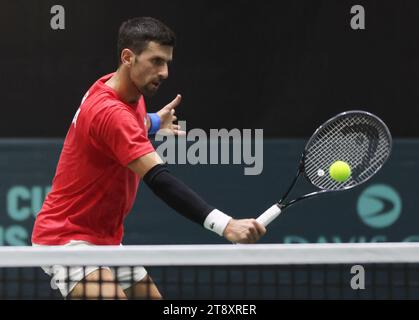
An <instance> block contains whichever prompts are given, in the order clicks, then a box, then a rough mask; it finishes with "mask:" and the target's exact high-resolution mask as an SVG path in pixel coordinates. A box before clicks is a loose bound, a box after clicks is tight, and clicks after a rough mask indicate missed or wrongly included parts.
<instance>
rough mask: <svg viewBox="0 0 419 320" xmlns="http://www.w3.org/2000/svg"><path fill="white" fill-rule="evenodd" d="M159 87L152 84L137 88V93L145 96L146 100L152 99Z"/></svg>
mask: <svg viewBox="0 0 419 320" xmlns="http://www.w3.org/2000/svg"><path fill="white" fill-rule="evenodd" d="M159 87H160V86H155V85H154V84H153V83H149V84H147V85H145V86H142V87H140V88H139V87H137V90H138V92H140V93H141V94H142V95H144V96H146V97H147V98H151V97H153V96H154V95H155V94H156V93H157V91H158V90H159Z"/></svg>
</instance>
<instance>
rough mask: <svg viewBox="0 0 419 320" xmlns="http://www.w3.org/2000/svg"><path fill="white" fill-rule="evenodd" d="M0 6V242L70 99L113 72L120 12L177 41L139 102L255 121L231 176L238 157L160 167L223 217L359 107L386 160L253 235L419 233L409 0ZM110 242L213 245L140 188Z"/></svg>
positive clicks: (20, 213) (241, 211) (418, 147)
mask: <svg viewBox="0 0 419 320" xmlns="http://www.w3.org/2000/svg"><path fill="white" fill-rule="evenodd" d="M54 5H61V6H62V8H64V10H65V28H64V29H58V30H54V29H53V28H51V20H52V19H54V17H55V16H56V14H55V13H51V8H52V7H53V6H54ZM355 5H361V6H362V7H363V8H364V10H365V29H361V30H354V29H352V28H351V24H350V23H351V19H352V18H353V16H354V14H351V8H352V7H353V6H355ZM0 6H1V10H0V30H1V33H2V37H1V41H0V47H1V50H0V70H1V72H0V84H1V85H0V92H1V105H2V116H1V117H0V137H1V139H0V150H1V152H0V164H1V166H0V245H26V244H30V235H31V231H32V225H33V221H34V217H35V216H36V214H37V212H38V211H39V209H40V207H41V205H42V202H43V199H44V197H45V195H46V193H47V192H48V190H49V187H50V184H51V180H52V178H53V176H54V172H55V167H56V164H57V160H58V157H59V154H60V151H61V146H62V142H63V140H64V137H65V135H66V133H67V130H68V127H69V125H70V123H71V120H72V118H73V116H74V114H75V112H76V111H77V109H78V107H79V104H80V101H81V98H82V97H83V95H84V93H85V92H86V91H87V90H88V88H89V87H90V86H91V85H92V84H93V82H95V81H96V80H97V79H98V78H99V77H101V76H102V75H104V74H107V73H110V72H113V71H114V70H115V69H116V67H117V56H116V39H117V32H118V28H119V26H120V24H121V23H122V22H123V21H125V20H127V19H128V18H131V17H135V16H152V17H155V18H158V19H160V20H162V21H163V22H165V23H166V24H167V25H169V26H170V27H171V28H172V29H173V30H174V31H175V32H176V34H177V37H178V42H177V47H176V48H175V53H174V62H173V64H172V66H171V69H170V76H169V79H168V80H167V81H166V82H165V83H164V84H163V86H162V87H161V89H160V91H159V93H158V94H157V95H156V96H155V97H153V98H152V99H147V101H146V102H147V105H148V110H149V111H151V112H154V111H157V110H159V109H160V108H161V107H162V106H164V105H165V104H166V103H168V102H169V101H171V100H172V99H173V98H174V97H175V95H176V94H177V93H181V94H182V95H183V101H182V104H181V105H180V106H179V107H178V109H177V115H178V117H179V119H183V120H186V121H187V129H188V130H189V129H193V128H201V129H204V130H205V131H206V132H209V129H211V128H215V129H217V128H226V129H233V128H238V129H239V130H241V132H242V130H243V129H252V130H255V129H263V138H264V143H263V171H262V172H261V174H260V175H255V176H246V175H244V173H243V172H244V168H245V167H246V165H245V164H243V165H239V164H234V165H233V164H232V165H205V164H200V165H191V164H179V165H171V166H170V169H171V171H172V172H174V173H175V174H176V175H177V176H178V177H180V178H181V179H182V180H184V181H185V182H186V183H188V184H189V185H190V186H191V187H193V189H195V190H196V191H198V192H199V193H200V194H201V195H203V196H204V198H206V199H207V200H208V201H209V202H210V203H212V204H214V206H216V207H218V208H219V209H220V210H223V211H224V212H226V213H229V214H231V215H233V216H235V217H256V216H257V215H259V214H260V213H261V212H263V211H264V210H265V209H266V208H268V207H269V206H271V204H272V203H273V202H274V201H276V200H278V198H279V197H280V196H281V195H282V193H283V192H284V191H285V190H286V188H287V187H288V184H289V183H290V180H291V178H292V177H293V175H294V172H295V170H296V165H297V161H298V160H299V157H300V153H301V151H302V148H303V147H304V144H305V141H306V139H307V138H308V137H309V136H310V135H311V134H312V132H313V131H314V130H315V129H316V128H317V127H318V126H319V125H320V124H322V123H323V122H324V121H325V120H327V119H328V118H330V117H332V116H334V115H335V114H337V113H339V112H342V111H346V110H351V109H362V110H367V111H370V112H372V113H374V114H376V115H378V116H379V117H381V118H382V119H383V120H384V121H385V122H386V123H387V125H388V126H389V129H390V130H391V132H392V133H393V136H394V138H395V142H394V146H393V155H392V157H391V159H390V161H389V162H388V163H387V164H386V166H385V167H384V168H383V170H382V171H381V172H380V173H379V174H378V175H377V176H376V177H374V179H373V180H371V181H370V182H369V183H368V184H365V185H362V186H361V187H360V188H357V189H355V190H351V191H348V192H345V193H338V194H334V195H330V196H326V197H320V198H318V199H313V200H309V201H305V202H303V203H300V204H298V205H296V206H295V207H293V208H291V209H289V210H288V211H287V212H286V214H284V216H282V217H281V218H280V219H278V220H277V221H276V222H275V223H274V224H272V226H271V227H270V230H269V232H268V234H267V236H266V237H265V238H264V239H263V240H262V242H266V243H267V242H274V243H290V242H376V241H384V242H387V241H417V240H419V228H418V225H419V218H418V215H417V213H416V211H417V205H416V199H417V189H418V186H419V182H418V177H419V174H418V169H419V140H418V138H419V126H418V125H417V118H418V117H419V108H417V105H418V103H419V90H417V89H416V88H417V87H418V83H419V55H418V53H419V45H418V39H419V28H417V21H419V3H418V2H417V1H414V0H411V1H407V0H405V1H397V2H394V1H383V0H380V1H378V0H377V1H375V0H369V1H349V0H341V1H335V0H330V1H321V0H316V1H313V0H299V1H281V2H279V1H271V0H264V1H262V2H256V1H254V0H252V1H250V0H248V1H247V0H234V1H221V0H211V1H205V0H196V1H190V0H171V1H163V0H154V1H152V2H151V1H128V0H123V1H121V0H120V1H116V0H108V1H103V0H88V1H82V0H71V1H70V0H61V1H59V2H57V1H49V0H31V1H24V0H2V1H1V3H0ZM155 143H156V146H157V145H158V143H157V142H155ZM305 187H307V191H308V190H309V189H310V188H309V186H303V187H301V188H300V189H298V190H296V193H299V192H303V191H306V189H304V188H305ZM125 243H126V244H163V243H164V244H169V243H170V244H183V243H185V244H187V243H198V244H199V243H225V241H224V240H223V239H222V238H219V237H218V236H216V235H214V234H212V233H209V232H207V231H206V230H204V229H202V228H201V227H200V226H198V225H195V224H193V223H192V222H190V221H188V220H186V219H184V218H183V217H181V216H180V215H178V214H177V213H175V212H174V211H172V210H171V209H169V208H168V207H167V206H166V205H165V204H163V203H162V202H161V201H160V200H158V199H157V198H156V197H155V196H154V195H153V194H152V193H151V192H150V191H149V190H148V189H147V187H146V186H144V185H142V186H140V192H139V194H138V196H137V200H136V204H135V206H134V208H133V210H132V212H131V214H130V216H129V217H128V221H127V223H126V230H125Z"/></svg>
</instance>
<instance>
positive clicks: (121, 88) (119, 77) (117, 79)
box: [105, 69, 141, 105]
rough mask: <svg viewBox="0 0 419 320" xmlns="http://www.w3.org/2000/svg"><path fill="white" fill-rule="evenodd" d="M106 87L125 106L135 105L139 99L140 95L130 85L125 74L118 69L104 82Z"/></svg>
mask: <svg viewBox="0 0 419 320" xmlns="http://www.w3.org/2000/svg"><path fill="white" fill-rule="evenodd" d="M105 84H106V85H107V86H109V87H110V88H112V89H113V90H114V91H115V92H116V94H117V95H118V97H119V99H121V101H123V102H124V103H126V104H129V105H136V104H137V103H138V100H139V99H140V98H141V93H140V92H138V90H137V88H136V87H135V86H134V85H133V84H132V82H131V80H130V79H129V76H128V74H127V72H124V71H123V70H121V69H118V70H117V71H116V72H115V74H114V75H113V76H112V77H111V78H110V79H109V80H108V81H106V82H105Z"/></svg>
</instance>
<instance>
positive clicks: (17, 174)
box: [0, 139, 419, 246]
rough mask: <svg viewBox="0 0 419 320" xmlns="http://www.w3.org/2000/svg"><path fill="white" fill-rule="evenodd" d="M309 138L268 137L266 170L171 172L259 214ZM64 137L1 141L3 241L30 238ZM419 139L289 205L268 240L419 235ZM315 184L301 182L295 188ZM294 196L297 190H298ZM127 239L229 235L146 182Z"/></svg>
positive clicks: (225, 206) (237, 209)
mask: <svg viewBox="0 0 419 320" xmlns="http://www.w3.org/2000/svg"><path fill="white" fill-rule="evenodd" d="M304 143H305V140H303V139H298V140H279V139H277V140H265V141H264V144H263V162H262V165H263V167H261V169H262V170H261V173H260V174H259V175H245V174H244V172H245V171H244V169H245V168H246V167H249V165H246V164H229V165H224V164H196V165H192V164H177V165H175V164H174V165H170V166H169V168H170V170H171V171H172V172H173V173H174V174H175V175H176V176H177V177H179V178H181V179H182V180H183V181H185V182H186V183H187V184H188V185H190V186H191V187H192V188H193V189H194V190H196V191H197V192H198V193H199V194H201V195H202V196H203V197H204V198H205V199H206V200H207V201H208V202H210V203H211V204H213V205H214V206H216V207H217V208H219V209H220V210H222V211H224V212H226V213H228V214H230V215H232V216H234V217H238V218H245V217H257V216H258V215H259V214H260V213H262V212H263V211H264V210H265V209H267V208H268V207H270V206H271V205H272V204H273V203H274V202H275V201H277V200H279V198H280V197H281V196H282V194H283V192H284V191H285V190H286V189H287V188H288V185H289V183H290V182H291V180H292V178H293V176H294V174H295V171H296V166H297V164H298V161H299V158H300V153H301V150H302V148H303V146H304ZM61 146H62V140H51V139H48V140H33V139H31V140H11V139H7V140H2V141H0V150H1V152H0V172H1V184H0V245H6V246H16V245H28V244H30V237H31V232H32V227H33V222H34V219H35V217H36V214H37V213H38V212H39V209H40V208H41V206H42V203H43V199H44V197H45V196H46V194H47V193H48V191H49V189H50V185H51V180H52V178H53V176H54V172H55V167H56V164H57V161H58V158H59V154H60V150H61ZM418 169H419V140H396V141H395V143H394V146H393V154H392V156H391V158H390V160H389V161H388V163H387V164H386V165H385V166H384V167H383V169H382V170H381V171H380V172H379V173H378V174H377V175H376V176H375V177H374V178H373V179H372V180H370V181H368V182H367V183H366V184H364V185H362V186H360V187H358V188H356V189H353V190H349V191H345V192H338V193H334V194H330V195H324V196H320V197H315V198H313V199H310V200H306V201H303V202H300V203H298V204H296V205H295V206H293V207H291V208H289V209H287V210H286V211H285V212H284V213H283V215H282V216H280V217H279V218H278V219H277V220H276V221H275V222H273V223H272V224H271V225H270V226H269V229H268V233H267V234H266V236H265V237H264V238H263V239H262V240H261V242H262V243H308V242H310V243H316V242H394V241H419V228H418V226H419V216H418V214H417V213H416V210H417V206H416V200H417V194H416V192H417V189H418V187H419V184H418V183H417V181H419V173H418V172H419V170H418ZM310 190H312V187H311V186H310V185H309V184H306V185H301V186H299V187H298V188H296V190H294V192H293V194H295V195H299V194H301V193H302V192H308V191H310ZM291 197H292V196H291ZM124 243H125V244H204V243H225V240H224V239H222V238H220V237H218V236H217V235H215V234H213V233H211V232H208V231H207V230H205V229H203V228H202V227H200V226H198V225H196V224H194V223H192V222H190V221H188V220H186V219H185V218H183V217H182V216H181V215H179V214H177V213H176V212H174V211H173V210H172V209H170V208H169V207H167V206H166V205H165V204H164V203H163V202H161V201H160V200H159V199H158V198H157V197H156V196H155V195H154V194H152V192H151V191H150V190H149V189H148V188H147V186H145V185H143V184H142V185H141V186H140V189H139V193H138V195H137V199H136V203H135V205H134V208H133V210H132V212H131V213H130V215H129V216H128V218H127V220H126V222H125V237H124Z"/></svg>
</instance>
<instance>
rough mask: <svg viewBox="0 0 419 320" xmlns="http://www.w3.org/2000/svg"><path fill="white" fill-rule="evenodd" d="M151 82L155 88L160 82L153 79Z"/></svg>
mask: <svg viewBox="0 0 419 320" xmlns="http://www.w3.org/2000/svg"><path fill="white" fill-rule="evenodd" d="M151 84H152V85H153V86H154V88H156V89H157V88H158V87H160V84H161V82H160V81H154V82H152V83H151Z"/></svg>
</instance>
